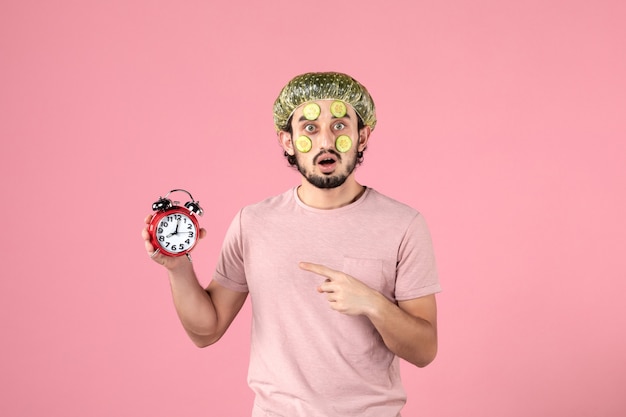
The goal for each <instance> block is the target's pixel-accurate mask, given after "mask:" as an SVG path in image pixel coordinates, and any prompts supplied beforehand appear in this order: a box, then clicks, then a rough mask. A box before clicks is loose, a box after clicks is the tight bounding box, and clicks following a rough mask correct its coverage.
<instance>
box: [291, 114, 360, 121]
mask: <svg viewBox="0 0 626 417" xmlns="http://www.w3.org/2000/svg"><path fill="white" fill-rule="evenodd" d="M344 118H345V119H350V115H349V114H348V113H346V114H344V115H343V116H341V117H337V116H334V115H333V116H332V117H331V119H344ZM315 120H317V119H315ZM315 120H309V119H307V118H306V117H304V115H302V116H300V118H299V119H298V122H305V121H309V122H314V121H315Z"/></svg>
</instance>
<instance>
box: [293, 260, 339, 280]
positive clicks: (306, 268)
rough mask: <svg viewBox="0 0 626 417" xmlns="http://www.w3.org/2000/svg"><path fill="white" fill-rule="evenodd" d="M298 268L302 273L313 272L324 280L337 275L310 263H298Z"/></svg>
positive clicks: (333, 271) (323, 266)
mask: <svg viewBox="0 0 626 417" xmlns="http://www.w3.org/2000/svg"><path fill="white" fill-rule="evenodd" d="M298 266H299V267H300V269H302V270H304V271H309V272H313V273H314V274H317V275H321V276H323V277H326V278H334V277H335V276H336V274H337V273H339V271H335V270H334V269H330V268H329V267H327V266H325V265H320V264H314V263H311V262H300V263H299V264H298Z"/></svg>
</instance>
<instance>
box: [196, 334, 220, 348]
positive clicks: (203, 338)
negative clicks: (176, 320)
mask: <svg viewBox="0 0 626 417" xmlns="http://www.w3.org/2000/svg"><path fill="white" fill-rule="evenodd" d="M188 334H189V338H190V339H191V341H192V342H193V344H194V345H196V347H197V348H199V349H204V348H206V347H209V346H211V345H212V344H214V343H216V342H217V341H218V340H220V338H221V335H220V336H209V335H199V334H196V333H191V332H188Z"/></svg>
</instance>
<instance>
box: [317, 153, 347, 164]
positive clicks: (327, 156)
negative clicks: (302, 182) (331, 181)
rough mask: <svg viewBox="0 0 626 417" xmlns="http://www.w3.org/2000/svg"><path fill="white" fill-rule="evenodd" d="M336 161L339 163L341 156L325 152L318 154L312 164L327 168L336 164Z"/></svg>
mask: <svg viewBox="0 0 626 417" xmlns="http://www.w3.org/2000/svg"><path fill="white" fill-rule="evenodd" d="M337 161H341V156H340V155H337V154H336V153H335V152H333V151H332V150H331V151H325V152H322V153H320V154H319V155H317V156H316V157H315V159H314V160H313V163H315V164H318V165H321V166H329V165H332V164H336V163H337Z"/></svg>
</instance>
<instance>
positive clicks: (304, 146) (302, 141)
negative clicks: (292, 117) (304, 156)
mask: <svg viewBox="0 0 626 417" xmlns="http://www.w3.org/2000/svg"><path fill="white" fill-rule="evenodd" d="M312 147H313V142H311V139H309V137H308V136H304V135H302V136H298V139H296V148H297V149H298V150H299V151H300V152H302V153H307V152H309V151H310V150H311V148H312Z"/></svg>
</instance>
